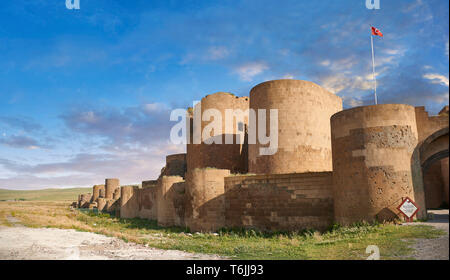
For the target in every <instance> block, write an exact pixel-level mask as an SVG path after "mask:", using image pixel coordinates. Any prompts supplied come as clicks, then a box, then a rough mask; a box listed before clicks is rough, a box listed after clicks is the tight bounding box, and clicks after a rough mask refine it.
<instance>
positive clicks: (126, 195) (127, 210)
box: [120, 186, 139, 218]
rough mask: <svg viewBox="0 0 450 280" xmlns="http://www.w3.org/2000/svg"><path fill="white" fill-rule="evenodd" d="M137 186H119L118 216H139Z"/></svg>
mask: <svg viewBox="0 0 450 280" xmlns="http://www.w3.org/2000/svg"><path fill="white" fill-rule="evenodd" d="M137 190H138V187H137V186H123V187H121V188H120V191H121V195H120V217H121V218H136V217H138V216H139V198H138V193H137Z"/></svg>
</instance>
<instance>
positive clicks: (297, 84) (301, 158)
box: [248, 80, 342, 174]
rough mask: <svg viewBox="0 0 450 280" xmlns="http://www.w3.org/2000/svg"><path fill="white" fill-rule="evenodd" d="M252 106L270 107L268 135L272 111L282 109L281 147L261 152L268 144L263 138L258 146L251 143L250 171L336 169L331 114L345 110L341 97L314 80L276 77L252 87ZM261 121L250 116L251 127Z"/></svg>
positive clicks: (279, 134) (279, 141)
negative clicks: (272, 150) (266, 153)
mask: <svg viewBox="0 0 450 280" xmlns="http://www.w3.org/2000/svg"><path fill="white" fill-rule="evenodd" d="M250 108H251V109H253V110H255V112H257V111H258V110H259V109H264V110H266V116H267V117H266V125H265V126H266V134H267V135H269V134H270V133H269V124H270V111H269V110H270V109H277V110H278V150H277V152H276V153H275V154H274V155H261V153H260V148H261V147H267V146H268V145H263V144H260V143H259V141H257V142H256V143H257V144H256V145H252V144H249V147H248V154H249V157H248V161H249V162H248V165H249V172H250V173H255V174H283V173H303V172H321V171H331V170H332V161H331V140H330V117H331V115H333V114H334V113H336V112H339V111H340V110H342V100H341V98H339V97H338V96H336V95H334V94H332V93H330V92H328V91H327V90H325V89H324V88H322V87H320V86H319V85H317V84H315V83H312V82H308V81H299V80H276V81H268V82H264V83H261V84H259V85H257V86H255V87H254V88H253V89H252V90H251V92H250ZM259 121H260V120H259V118H257V120H253V118H252V116H251V115H250V120H249V126H250V127H249V129H251V127H252V126H253V125H254V124H256V127H258V122H259ZM256 131H258V129H256ZM258 133H259V132H257V133H256V135H258ZM250 141H251V140H250V139H249V142H250Z"/></svg>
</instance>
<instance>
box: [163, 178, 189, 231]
mask: <svg viewBox="0 0 450 280" xmlns="http://www.w3.org/2000/svg"><path fill="white" fill-rule="evenodd" d="M183 181H184V180H183V177H181V176H163V177H161V178H160V180H159V181H158V186H157V188H158V189H157V192H158V193H157V215H158V225H161V226H166V227H167V226H174V225H175V207H174V205H173V202H172V201H171V200H170V199H168V198H167V193H168V192H169V191H170V189H171V188H172V186H173V185H174V184H175V183H179V182H183Z"/></svg>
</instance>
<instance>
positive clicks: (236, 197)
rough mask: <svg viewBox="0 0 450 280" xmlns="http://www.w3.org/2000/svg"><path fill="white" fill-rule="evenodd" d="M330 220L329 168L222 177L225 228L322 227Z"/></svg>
mask: <svg viewBox="0 0 450 280" xmlns="http://www.w3.org/2000/svg"><path fill="white" fill-rule="evenodd" d="M332 223H333V195H332V173H331V172H317V173H303V174H295V173H293V174H271V175H257V176H237V177H233V176H231V177H227V178H225V225H226V227H228V228H249V229H260V230H268V231H276V230H286V231H290V230H303V229H322V230H323V229H326V228H327V227H329V226H331V225H332Z"/></svg>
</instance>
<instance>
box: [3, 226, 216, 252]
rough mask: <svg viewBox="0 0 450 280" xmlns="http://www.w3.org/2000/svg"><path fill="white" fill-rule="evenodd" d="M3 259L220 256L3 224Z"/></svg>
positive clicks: (64, 231) (91, 235)
mask: <svg viewBox="0 0 450 280" xmlns="http://www.w3.org/2000/svg"><path fill="white" fill-rule="evenodd" d="M0 259H2V260H36V259H39V260H70V259H72V260H78V259H80V260H135V259H139V260H205V259H206V260H217V259H221V257H219V256H216V255H204V254H191V253H186V252H182V251H175V250H159V249H153V248H148V247H145V246H143V245H137V244H134V243H126V242H124V241H122V240H120V239H117V238H112V237H106V236H103V235H99V234H95V233H90V232H79V231H75V230H64V229H53V228H27V227H22V226H15V227H0Z"/></svg>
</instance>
